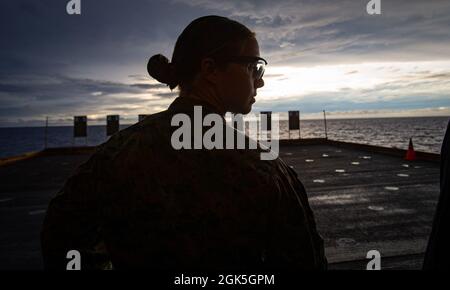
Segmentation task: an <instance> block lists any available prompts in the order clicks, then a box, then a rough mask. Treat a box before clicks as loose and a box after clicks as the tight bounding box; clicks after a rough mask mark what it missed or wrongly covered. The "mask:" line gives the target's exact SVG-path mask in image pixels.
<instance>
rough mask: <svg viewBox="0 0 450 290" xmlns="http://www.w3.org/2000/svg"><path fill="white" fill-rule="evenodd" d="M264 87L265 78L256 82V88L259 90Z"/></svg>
mask: <svg viewBox="0 0 450 290" xmlns="http://www.w3.org/2000/svg"><path fill="white" fill-rule="evenodd" d="M262 87H264V80H263V78H260V79H259V80H256V81H255V88H257V89H259V88H262Z"/></svg>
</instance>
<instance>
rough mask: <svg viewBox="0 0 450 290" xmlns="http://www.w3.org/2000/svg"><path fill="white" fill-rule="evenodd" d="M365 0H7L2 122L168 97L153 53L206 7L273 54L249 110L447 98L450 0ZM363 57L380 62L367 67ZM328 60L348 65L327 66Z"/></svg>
mask: <svg viewBox="0 0 450 290" xmlns="http://www.w3.org/2000/svg"><path fill="white" fill-rule="evenodd" d="M367 2H368V1H354V0H343V1H333V0H318V1H309V0H280V1H276V2H274V1H272V0H230V1H213V0H173V1H163V0H135V1H132V2H124V1H120V0H96V1H84V2H83V8H82V16H81V17H74V16H69V15H67V14H66V13H65V5H66V4H67V1H59V0H45V1H43V0H36V1H27V0H6V1H2V4H1V5H2V9H0V37H1V39H2V47H1V49H0V63H1V64H2V65H1V66H0V126H2V124H11V122H16V121H17V122H20V123H21V124H25V123H24V122H27V120H32V119H37V118H42V116H44V115H52V116H55V118H57V119H61V120H63V119H66V118H69V119H70V116H71V115H72V114H75V113H82V114H92V115H99V114H106V113H108V112H115V113H119V114H120V113H121V112H120V109H121V108H122V109H123V114H124V117H125V116H128V115H129V116H131V115H134V114H136V113H138V112H139V111H147V110H146V109H147V108H149V110H148V111H150V112H156V111H157V110H163V109H165V108H166V107H167V106H168V104H169V103H170V102H171V100H172V99H173V98H174V97H175V96H176V95H177V93H176V92H171V91H170V90H168V88H167V87H166V86H165V85H163V84H159V83H156V82H155V81H154V80H152V79H151V78H150V77H149V76H148V74H147V71H146V63H147V61H148V58H149V57H150V56H152V55H154V54H156V53H163V54H165V55H166V56H168V57H169V56H170V55H171V54H172V51H173V47H174V44H175V41H176V39H177V37H178V35H179V34H180V33H181V31H182V30H183V29H184V28H185V27H186V25H187V24H188V23H189V22H190V21H192V20H193V19H195V18H197V17H200V16H204V15H209V14H217V15H223V16H228V17H230V18H232V19H235V20H238V21H241V22H242V23H244V24H246V25H247V26H248V27H249V28H250V29H252V30H254V31H255V32H256V33H257V38H258V40H259V43H260V47H261V54H262V56H263V57H264V58H266V59H267V60H268V61H269V66H268V69H267V73H266V75H265V80H266V86H265V88H263V89H261V90H260V93H258V96H260V97H259V98H258V101H257V103H256V104H255V105H256V107H255V110H258V109H260V108H261V109H266V110H267V109H271V108H274V109H280V110H281V109H283V110H284V109H288V108H292V107H295V106H302V107H305V108H307V110H308V111H311V112H312V111H313V110H317V111H320V110H322V109H324V107H328V106H330V108H333V109H336V110H344V111H345V110H347V109H349V110H350V109H354V110H359V109H361V110H362V109H382V108H386V107H389V108H400V107H401V106H406V107H408V106H409V107H410V109H412V108H417V107H418V106H425V107H429V104H428V103H427V102H430V103H431V104H433V106H448V101H446V98H448V93H446V92H448V91H449V88H450V84H449V71H450V65H449V64H448V63H449V62H448V60H450V49H449V47H450V30H449V29H448V27H450V2H449V1H438V0H430V1H419V0H415V1H413V0H396V1H382V15H372V16H371V15H368V14H367V13H366V4H367ZM421 62H430V63H433V65H432V66H422V65H421V64H420V63H421ZM439 62H441V63H444V64H445V65H439V64H438V63H439ZM367 63H369V64H370V63H382V64H380V65H377V66H376V68H375V69H374V70H370V73H369V72H367V71H365V70H364V69H363V68H364V64H367ZM397 63H410V64H411V66H408V67H407V68H402V67H401V66H399V65H396V64H397ZM415 64H416V66H417V69H416V68H414V66H415ZM333 65H344V66H345V65H354V67H352V68H348V69H346V70H344V71H343V72H342V73H341V72H340V73H339V75H337V76H336V75H333V74H331V75H328V74H326V73H324V72H326V69H325V67H326V66H333ZM289 67H290V68H296V69H298V68H304V69H307V70H306V71H305V74H306V75H308V74H311V73H316V74H317V76H318V77H317V80H310V81H305V80H304V79H302V78H295V75H294V73H291V72H290V71H289V70H285V71H280V70H276V69H277V68H289ZM317 67H319V68H324V70H323V71H319V72H318V71H317V69H316V68H317ZM271 68H274V70H272V72H271ZM386 76H389V77H388V78H389V80H386V79H387V77H386ZM286 83H290V85H291V87H292V88H293V89H295V90H296V91H295V94H294V93H293V92H292V91H289V88H286V86H284V84H286ZM367 85H370V87H367ZM309 88H312V89H311V90H309ZM265 92H270V94H272V95H271V98H269V99H264V94H265ZM421 100H424V101H421Z"/></svg>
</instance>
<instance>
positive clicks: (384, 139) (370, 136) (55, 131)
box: [0, 117, 449, 158]
mask: <svg viewBox="0 0 450 290" xmlns="http://www.w3.org/2000/svg"><path fill="white" fill-rule="evenodd" d="M448 121H449V118H448V117H414V118H412V117H411V118H376V119H344V120H343V119H334V120H327V135H328V138H329V139H332V140H339V141H346V142H354V143H362V144H371V145H378V146H383V147H395V148H401V149H407V148H408V142H409V138H412V139H413V143H414V148H415V149H416V150H418V151H424V152H432V153H439V152H440V149H441V144H442V140H443V139H444V134H445V130H446V128H447V124H448ZM128 126H129V125H121V126H120V129H124V128H126V127H128ZM300 127H301V128H300V137H301V138H323V137H325V128H324V127H325V126H324V121H323V120H301V123H300ZM87 133H88V137H87V138H76V139H74V138H73V127H72V126H60V127H57V126H49V127H48V131H47V147H49V148H50V147H70V146H73V145H75V146H83V145H98V144H101V143H103V142H105V141H106V140H107V139H108V138H109V137H107V136H106V126H88V132H87ZM290 137H291V138H299V133H298V130H294V131H291V134H290ZM280 138H281V139H287V138H289V131H288V122H287V121H280ZM44 147H45V128H44V127H21V128H0V158H4V157H9V156H15V155H20V154H23V153H26V152H31V151H38V150H42V149H44Z"/></svg>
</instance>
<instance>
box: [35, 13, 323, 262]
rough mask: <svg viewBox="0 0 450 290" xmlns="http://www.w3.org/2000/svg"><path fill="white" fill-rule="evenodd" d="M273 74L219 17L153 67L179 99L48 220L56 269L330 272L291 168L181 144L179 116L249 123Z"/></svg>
mask: <svg viewBox="0 0 450 290" xmlns="http://www.w3.org/2000/svg"><path fill="white" fill-rule="evenodd" d="M265 64H266V61H265V60H264V59H262V58H261V57H260V52H259V47H258V42H257V40H256V38H255V34H254V33H253V32H251V31H250V30H249V29H248V28H247V27H245V26H244V25H242V24H240V23H238V22H236V21H233V20H230V19H228V18H225V17H219V16H206V17H201V18H198V19H196V20H194V21H193V22H192V23H190V24H189V25H188V26H187V27H186V28H185V29H184V31H183V32H182V34H181V35H180V36H179V37H178V40H177V42H176V45H175V49H174V52H173V56H172V60H171V62H169V61H168V60H167V58H165V57H164V56H162V55H155V56H153V57H152V58H151V59H150V61H149V63H148V71H149V73H150V75H151V76H153V77H154V78H155V79H157V80H158V81H160V82H162V83H165V84H167V85H168V86H169V87H170V89H174V88H176V87H179V92H180V93H179V97H178V98H176V99H175V100H174V101H173V103H172V104H171V105H170V106H169V108H168V109H167V110H165V111H163V112H160V113H157V114H153V115H150V116H148V117H147V118H145V119H144V120H143V121H141V122H139V123H138V124H135V125H133V126H131V127H129V128H127V129H125V130H122V131H120V132H118V133H117V134H115V135H113V136H112V138H111V139H110V140H109V141H107V142H106V143H104V144H102V145H101V146H100V147H99V148H98V150H97V151H96V153H95V154H94V155H93V156H92V157H91V158H90V159H89V160H88V161H87V162H86V163H85V164H83V165H82V166H80V168H78V170H77V171H76V172H75V174H74V175H73V176H71V177H70V178H69V179H68V181H67V182H66V184H65V186H64V187H63V188H62V190H61V191H60V192H59V194H58V196H57V197H55V198H54V199H53V200H52V201H51V203H50V206H49V209H48V211H47V215H46V218H45V223H44V227H43V230H42V250H43V256H44V262H45V265H46V267H47V268H59V269H65V267H66V263H67V261H68V260H67V259H66V253H67V252H68V251H69V250H78V251H79V252H80V253H81V257H82V258H81V261H82V269H90V268H108V267H109V268H110V267H113V268H115V269H130V268H153V269H205V268H207V269H255V270H256V269H289V270H301V269H325V268H326V259H325V256H324V247H323V240H322V239H321V237H320V236H319V235H318V233H317V230H316V225H315V222H314V217H313V213H312V211H311V209H310V207H309V204H308V200H307V196H306V193H305V190H304V187H303V185H302V184H301V182H300V181H299V180H298V178H297V175H296V173H295V172H294V171H293V170H292V169H290V168H289V167H288V166H286V164H285V163H284V162H283V161H282V160H280V159H279V158H277V159H275V160H261V158H260V152H262V151H263V150H264V149H261V148H260V147H258V149H257V150H251V149H233V150H230V149H212V150H207V149H200V150H194V149H191V150H189V149H181V150H177V149H175V148H174V147H173V146H172V144H171V136H172V133H173V132H174V130H176V129H177V128H176V126H175V127H174V126H172V125H171V121H172V117H173V116H174V115H176V114H181V113H183V114H186V115H187V116H190V117H193V114H194V113H193V112H194V106H201V108H202V114H209V113H216V114H218V115H219V116H221V117H222V118H223V116H224V114H225V113H226V112H233V113H243V114H246V113H248V112H250V110H251V106H252V104H253V103H254V102H255V97H256V93H257V89H258V88H261V87H262V86H263V85H264V81H263V79H262V77H263V73H264V65H265ZM202 116H203V115H202ZM246 140H247V141H248V138H247V139H246ZM197 141H198V140H197ZM193 142H196V140H193Z"/></svg>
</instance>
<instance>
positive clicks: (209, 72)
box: [200, 57, 218, 83]
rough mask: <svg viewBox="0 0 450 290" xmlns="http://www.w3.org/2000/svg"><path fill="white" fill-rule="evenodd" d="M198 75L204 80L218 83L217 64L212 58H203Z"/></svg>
mask: <svg viewBox="0 0 450 290" xmlns="http://www.w3.org/2000/svg"><path fill="white" fill-rule="evenodd" d="M200 74H201V75H202V76H203V78H205V80H207V81H209V82H212V83H217V81H218V68H217V63H216V62H215V61H214V60H213V59H212V58H209V57H207V58H204V59H202V60H201V62H200Z"/></svg>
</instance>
